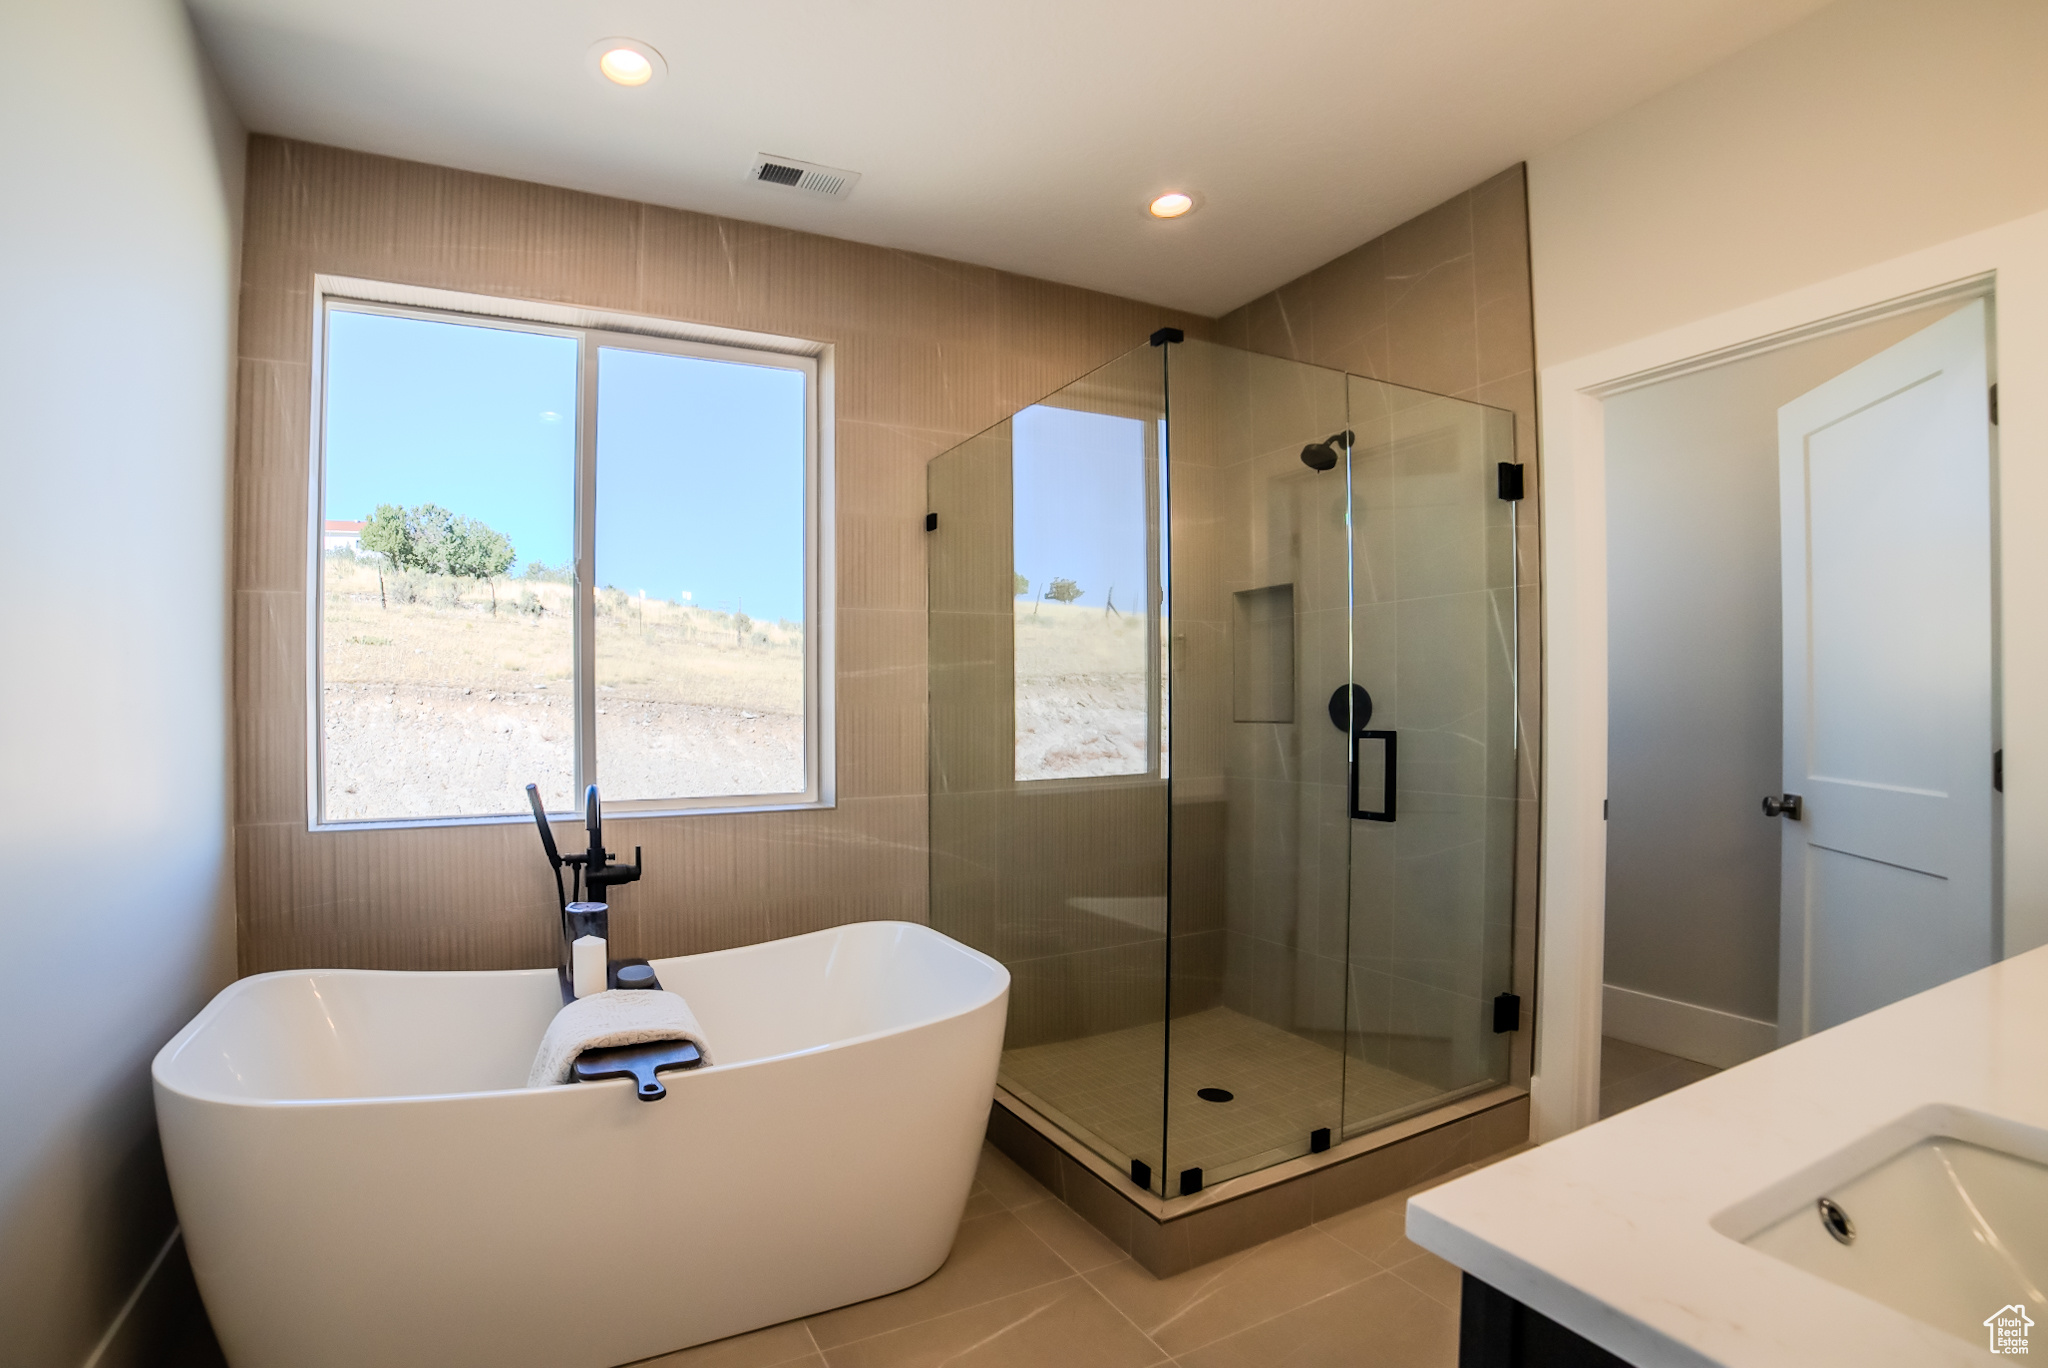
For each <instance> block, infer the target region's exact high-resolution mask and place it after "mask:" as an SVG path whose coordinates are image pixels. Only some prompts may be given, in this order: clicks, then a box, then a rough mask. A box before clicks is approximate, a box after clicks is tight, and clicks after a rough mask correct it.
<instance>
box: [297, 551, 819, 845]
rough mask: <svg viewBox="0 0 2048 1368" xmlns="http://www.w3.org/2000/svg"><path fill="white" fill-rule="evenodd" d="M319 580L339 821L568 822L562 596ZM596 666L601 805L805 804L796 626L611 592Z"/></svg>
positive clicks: (410, 582) (571, 745) (568, 618)
mask: <svg viewBox="0 0 2048 1368" xmlns="http://www.w3.org/2000/svg"><path fill="white" fill-rule="evenodd" d="M325 569H326V572H327V574H326V585H325V593H324V596H323V600H324V611H325V613H326V620H325V624H324V631H323V651H324V656H325V671H324V674H325V679H324V683H323V688H322V697H321V705H322V712H323V718H322V734H323V737H324V740H325V744H326V776H327V783H326V799H327V804H326V806H327V819H328V820H330V821H359V820H374V819H378V818H395V817H429V816H474V815H483V814H491V813H504V812H518V811H521V810H523V808H524V805H525V795H524V792H523V789H524V786H525V785H526V784H527V783H528V782H529V781H531V782H536V783H538V784H539V785H540V786H541V792H542V793H543V795H544V796H546V798H547V799H548V802H549V805H550V806H551V807H555V808H557V809H566V808H570V807H573V806H574V805H575V794H574V793H573V791H572V785H573V783H574V754H575V699H574V684H573V678H572V674H571V666H572V660H571V653H572V650H573V641H574V631H573V617H572V613H571V603H570V590H569V586H568V585H566V584H561V583H555V582H550V581H538V582H535V581H527V580H517V579H514V580H499V581H497V582H496V584H495V595H496V603H495V608H494V606H493V602H492V598H493V591H492V586H487V585H485V584H483V583H479V582H476V581H456V580H450V579H445V578H431V579H430V578H424V577H411V578H405V577H399V576H395V575H392V574H389V573H387V574H386V575H385V576H384V577H383V584H382V590H381V592H380V587H379V578H378V575H377V572H376V569H375V567H374V565H373V564H372V563H371V562H367V561H352V560H349V559H347V558H346V557H340V558H330V559H329V560H328V561H327V563H326V566H325ZM596 654H597V680H598V709H597V711H598V716H597V779H598V782H599V783H600V784H601V785H602V786H603V788H604V791H605V796H606V797H607V798H611V799H629V798H679V797H699V796H709V795H721V794H762V793H787V792H796V791H800V790H801V789H802V788H803V786H804V773H803V719H802V711H803V633H802V629H801V627H800V626H798V625H796V624H793V623H778V622H770V623H763V622H754V623H749V624H747V626H746V629H745V631H744V632H742V631H741V629H740V624H739V623H738V621H737V620H736V619H735V617H734V616H733V615H730V614H726V613H721V612H718V611H716V610H713V609H707V608H698V607H694V606H691V605H679V604H673V603H666V602H662V601H660V600H645V599H640V598H637V597H629V596H628V595H626V594H625V593H623V592H621V591H618V590H600V591H599V594H598V613H597V640H596Z"/></svg>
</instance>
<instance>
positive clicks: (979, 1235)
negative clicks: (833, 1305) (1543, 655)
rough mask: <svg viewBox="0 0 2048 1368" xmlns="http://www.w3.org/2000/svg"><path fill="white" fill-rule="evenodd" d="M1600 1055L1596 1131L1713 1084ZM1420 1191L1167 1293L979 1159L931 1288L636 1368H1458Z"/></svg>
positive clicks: (1615, 1046) (1450, 1288) (173, 1359)
mask: <svg viewBox="0 0 2048 1368" xmlns="http://www.w3.org/2000/svg"><path fill="white" fill-rule="evenodd" d="M1603 1045H1604V1047H1605V1048H1604V1053H1603V1055H1602V1060H1601V1090H1600V1098H1601V1114H1602V1115H1603V1116H1609V1115H1612V1114H1614V1113H1615V1112H1617V1111H1621V1110H1624V1109H1626V1108H1628V1107H1631V1106H1635V1105H1636V1104H1638V1103H1641V1102H1646V1101H1648V1100H1650V1098H1652V1097H1656V1096H1661V1095H1662V1094H1664V1093H1666V1092H1669V1091H1671V1090H1672V1089H1674V1088H1678V1087H1683V1086H1684V1085H1685V1084H1687V1083H1692V1082H1697V1081H1698V1080H1699V1079H1701V1078H1704V1077H1706V1076H1707V1075H1708V1074H1711V1073H1714V1072H1715V1070H1714V1069H1712V1068H1711V1067H1709V1066H1707V1065H1704V1064H1695V1063H1693V1062H1692V1061H1690V1060H1685V1059H1679V1058H1677V1057H1676V1056H1674V1055H1666V1054H1660V1053H1658V1052H1657V1051H1655V1050H1648V1049H1644V1048H1643V1047H1642V1046H1640V1045H1631V1044H1628V1043H1627V1042H1626V1041H1618V1040H1613V1039H1609V1040H1606V1041H1604V1042H1603ZM1495 1157H1496V1158H1500V1157H1505V1156H1495ZM1488 1162H1491V1160H1489V1161H1488ZM1474 1167H1477V1166H1476V1165H1475V1166H1474ZM1466 1171H1468V1170H1462V1169H1461V1170H1459V1173H1463V1172H1466ZM1457 1176H1458V1173H1453V1174H1447V1175H1445V1177H1444V1178H1441V1179H1437V1180H1434V1181H1436V1182H1443V1181H1448V1179H1450V1178H1454V1177H1457ZM1422 1186H1424V1187H1427V1186H1430V1184H1424V1185H1422ZM1421 1190H1422V1189H1421V1188H1420V1187H1418V1188H1414V1189H1411V1190H1409V1191H1407V1192H1402V1193H1397V1194H1396V1195H1394V1196H1392V1197H1388V1198H1384V1199H1383V1200H1381V1201H1378V1202H1375V1203H1373V1204H1372V1205H1370V1206H1364V1207H1359V1208H1358V1209H1356V1210H1354V1211H1347V1212H1345V1213H1343V1214H1342V1215H1339V1216H1335V1217H1332V1218H1331V1219H1329V1220H1327V1221H1320V1222H1318V1223H1316V1224H1315V1225H1313V1226H1310V1227H1308V1228H1307V1229H1306V1230H1297V1231H1293V1232H1291V1233H1289V1234H1286V1235H1282V1236H1280V1237H1279V1238H1278V1239H1275V1240H1271V1241H1269V1242H1267V1243H1266V1244H1263V1245H1259V1246H1257V1247H1255V1248H1252V1249H1248V1250H1245V1251H1244V1252H1242V1253H1239V1254H1233V1255H1231V1256H1230V1257H1228V1258H1224V1259H1218V1260H1217V1261H1216V1262H1214V1263H1209V1264H1204V1265H1202V1266H1201V1267H1200V1268H1196V1269H1192V1270H1190V1271H1188V1272H1186V1273H1183V1274H1181V1275H1179V1276H1178V1277H1173V1278H1164V1279H1160V1278H1154V1277H1153V1276H1152V1275H1151V1274H1150V1273H1147V1272H1146V1271H1145V1270H1144V1269H1143V1268H1141V1267H1139V1266H1138V1265H1137V1264H1136V1263H1134V1262H1133V1261H1132V1260H1131V1259H1130V1258H1129V1257H1128V1256H1126V1255H1125V1254H1124V1252H1123V1251H1122V1250H1120V1249H1118V1248H1117V1247H1116V1246H1115V1245H1112V1244H1111V1243H1110V1242H1109V1241H1108V1240H1106V1239H1104V1238H1103V1237H1102V1236H1101V1235H1100V1234H1099V1233H1097V1232H1096V1230H1095V1228H1094V1227H1093V1226H1090V1225H1089V1224H1088V1223H1087V1222H1085V1221H1083V1220H1082V1219H1081V1218H1080V1217H1079V1216H1076V1215H1075V1214H1074V1213H1073V1211H1072V1210H1070V1209H1069V1208H1068V1207H1067V1206H1066V1205H1065V1204H1064V1203H1062V1202H1060V1201H1058V1200H1057V1199H1056V1198H1054V1197H1053V1195H1052V1194H1051V1193H1050V1192H1048V1191H1046V1190H1045V1189H1044V1188H1042V1187H1040V1186H1039V1185H1038V1184H1037V1183H1036V1182H1034V1181H1033V1180H1032V1179H1031V1178H1030V1177H1028V1176H1027V1175H1026V1174H1025V1173H1024V1171H1023V1170H1022V1169H1019V1168H1018V1167H1017V1166H1016V1165H1015V1164H1013V1163H1011V1162H1010V1161H1009V1160H1008V1159H1007V1158H1005V1157H1004V1156H1003V1155H1001V1154H999V1153H997V1152H996V1151H995V1150H994V1149H993V1148H990V1147H984V1148H983V1151H982V1158H981V1166H980V1170H979V1172H978V1173H977V1175H976V1178H975V1183H974V1189H973V1193H972V1195H971V1196H970V1197H969V1199H968V1204H967V1212H966V1218H965V1219H964V1220H963V1221H962V1222H961V1225H960V1234H959V1237H958V1239H957V1240H956V1241H955V1243H954V1246H953V1253H952V1256H951V1257H950V1258H949V1259H948V1260H947V1261H946V1264H945V1266H944V1267H943V1268H941V1269H940V1270H939V1271H938V1272H937V1273H935V1274H933V1275H932V1276H931V1277H930V1278H927V1279H926V1280H925V1281H924V1282H921V1283H919V1284H918V1285H917V1286H915V1287H910V1288H906V1289H904V1290H903V1291H901V1292H898V1293H895V1294H894V1295H891V1296H887V1297H878V1298H876V1299H875V1300H873V1301H868V1302H862V1303H860V1304H858V1305H855V1306H844V1307H840V1308H838V1309H837V1310H834V1311H827V1312H825V1313H824V1314H822V1315H817V1316H812V1317H810V1318H809V1319H807V1320H801V1321H791V1322H789V1323H787V1324H785V1325H776V1326H770V1327H769V1328H767V1329H765V1330H757V1331H755V1332H753V1333H752V1334H747V1335H738V1336H735V1337H734V1338H732V1339H728V1340H721V1341H719V1342H718V1343H716V1344H705V1345H699V1346H698V1347H697V1348H694V1349H685V1350H683V1351H682V1352H681V1353H676V1354H668V1355H664V1356H662V1357H660V1358H654V1359H648V1360H644V1361H643V1363H642V1364H641V1365H638V1368H940V1366H941V1365H945V1368H1037V1366H1039V1365H1055V1368H1154V1366H1155V1365H1162V1364H1173V1365H1180V1366H1181V1368H1262V1366H1263V1365H1270V1364H1286V1365H1288V1368H1337V1366H1338V1365H1344V1366H1345V1368H1452V1365H1454V1364H1455V1363H1456V1362H1457V1356H1458V1354H1457V1343H1458V1287H1459V1277H1458V1271H1457V1269H1455V1268H1453V1267H1452V1266H1451V1265H1449V1264H1447V1263H1445V1262H1444V1261H1443V1260H1441V1259H1438V1258H1437V1257H1436V1256H1434V1255H1432V1254H1430V1253H1428V1252H1427V1251H1425V1250H1423V1249H1421V1248H1419V1247H1418V1246H1416V1245H1413V1244H1410V1243H1409V1242H1408V1240H1407V1239H1406V1238H1404V1237H1403V1235H1402V1229H1403V1225H1404V1221H1405V1212H1404V1207H1405V1205H1406V1202H1407V1199H1408V1198H1409V1197H1411V1196H1413V1195H1414V1193H1415V1192H1419V1191H1421ZM166 1349H167V1350H168V1351H169V1352H168V1354H167V1356H166V1358H165V1359H164V1362H166V1363H169V1364H174V1365H177V1368H220V1365H221V1363H222V1360H221V1357H220V1350H219V1348H218V1347H217V1346H216V1345H215V1344H214V1342H213V1336H212V1333H211V1330H210V1327H208V1326H207V1325H206V1323H205V1318H204V1317H203V1316H201V1317H198V1318H197V1323H196V1324H195V1325H194V1326H193V1327H192V1333H191V1335H190V1337H189V1339H188V1340H186V1341H183V1342H180V1343H178V1344H175V1345H170V1346H166Z"/></svg>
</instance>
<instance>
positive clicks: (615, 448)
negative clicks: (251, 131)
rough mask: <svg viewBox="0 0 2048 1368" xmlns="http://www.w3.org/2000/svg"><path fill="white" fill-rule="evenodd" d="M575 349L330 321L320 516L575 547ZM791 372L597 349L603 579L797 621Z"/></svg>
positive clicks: (489, 335) (798, 480) (797, 484)
mask: <svg viewBox="0 0 2048 1368" xmlns="http://www.w3.org/2000/svg"><path fill="white" fill-rule="evenodd" d="M576 352H577V344H576V342H575V341H574V339H571V338H566V337H552V336H548V335H545V334H540V333H528V332H520V331H516V330H514V329H509V328H491V327H480V326H475V325H471V324H455V323H440V322H434V321H430V320H425V319H417V318H398V317H390V316H386V315H382V314H366V313H353V312H349V311H347V310H342V309H336V310H333V311H332V312H331V313H330V314H329V321H328V343H327V511H326V516H327V517H328V518H329V519H333V520H345V521H354V520H358V519H362V518H367V517H368V516H369V515H370V513H371V512H372V511H373V510H374V509H375V508H376V506H377V505H378V504H380V503H396V504H406V505H412V504H418V503H428V502H431V503H437V504H440V505H441V506H442V507H443V508H447V509H449V510H451V511H453V512H455V513H460V514H465V515H467V516H469V517H473V518H480V519H482V520H483V521H484V522H486V523H488V524H490V525H491V526H492V527H494V528H496V529H498V530H499V531H500V532H503V533H504V534H505V535H506V536H507V537H509V538H511V540H512V545H513V548H514V550H515V551H516V552H517V553H518V558H519V564H520V565H521V566H522V567H523V566H524V565H525V564H526V563H527V562H528V561H534V560H539V561H545V562H546V563H548V564H550V565H561V564H563V563H565V562H567V561H568V559H569V558H570V555H571V548H572V546H573V545H574V522H573V518H574V510H573V498H574V488H573V487H574V480H575V465H576V367H577V356H576ZM803 386H804V376H803V373H802V372H801V371H794V370H787V369H782V368H779V367H771V366H749V365H739V364H734V363H730V362H722V361H709V360H703V359H700V358H696V357H681V356H672V355H667V354H663V353H655V352H635V351H627V350H620V349H615V348H610V347H606V348H601V349H600V351H599V381H598V462H597V466H598V503H597V578H598V583H600V584H609V585H615V586H616V587H618V588H621V589H624V590H626V591H627V592H629V593H637V592H638V591H640V590H643V589H644V590H646V591H647V594H648V596H649V597H651V598H665V599H681V598H682V596H683V595H684V594H686V593H687V594H689V595H690V600H689V601H691V602H694V603H697V604H699V605H702V606H705V607H711V608H727V609H730V608H735V607H738V606H740V605H742V604H744V606H745V608H746V611H747V612H748V613H750V614H751V615H753V616H754V617H757V618H784V617H786V618H790V619H792V620H801V618H802V616H803V496H804V489H803V458H804V406H803V398H804V396H803Z"/></svg>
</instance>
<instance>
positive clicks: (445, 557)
mask: <svg viewBox="0 0 2048 1368" xmlns="http://www.w3.org/2000/svg"><path fill="white" fill-rule="evenodd" d="M362 547H363V549H364V550H366V551H374V552H376V553H377V555H378V557H379V560H378V564H377V598H378V601H379V602H380V603H382V602H385V596H384V566H385V565H386V564H389V565H390V566H391V568H392V569H393V570H398V571H403V572H413V571H416V572H418V573H420V574H424V575H452V576H454V577H455V578H457V579H480V580H483V581H485V582H486V583H488V584H489V585H490V588H491V611H492V612H493V613H495V612H497V611H498V586H497V583H496V577H497V576H499V575H502V574H504V573H505V572H506V571H508V570H510V569H511V568H512V563H513V561H514V560H515V559H516V555H515V553H514V551H513V549H512V543H511V541H510V539H508V538H507V537H506V536H505V534H504V533H502V532H499V531H497V530H496V529H494V528H492V527H490V526H489V525H488V524H486V523H484V522H481V521H479V520H478V519H476V518H468V517H463V516H461V515H459V514H455V513H450V512H449V511H448V510H447V509H445V508H443V507H441V506H440V505H439V504H430V503H425V504H416V505H414V506H413V507H411V508H402V507H400V506H399V505H398V504H378V505H377V511H376V512H375V513H373V514H371V515H370V517H369V519H368V520H367V521H365V522H364V523H363V532H362Z"/></svg>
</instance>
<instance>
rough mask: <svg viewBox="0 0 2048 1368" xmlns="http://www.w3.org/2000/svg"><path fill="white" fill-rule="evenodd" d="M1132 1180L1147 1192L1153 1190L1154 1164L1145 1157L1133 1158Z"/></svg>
mask: <svg viewBox="0 0 2048 1368" xmlns="http://www.w3.org/2000/svg"><path fill="white" fill-rule="evenodd" d="M1131 1181H1132V1182H1134V1183H1136V1184H1137V1185H1138V1186H1139V1187H1141V1188H1144V1189H1145V1190H1146V1191H1147V1192H1150V1191H1151V1190H1152V1166H1151V1165H1150V1164H1148V1163H1146V1162H1145V1161H1144V1160H1143V1159H1133V1160H1131Z"/></svg>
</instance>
